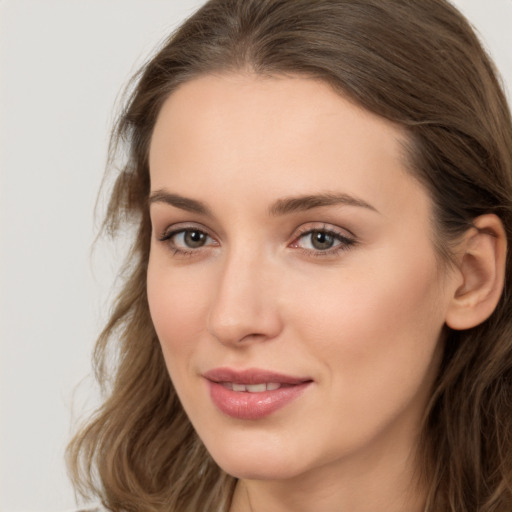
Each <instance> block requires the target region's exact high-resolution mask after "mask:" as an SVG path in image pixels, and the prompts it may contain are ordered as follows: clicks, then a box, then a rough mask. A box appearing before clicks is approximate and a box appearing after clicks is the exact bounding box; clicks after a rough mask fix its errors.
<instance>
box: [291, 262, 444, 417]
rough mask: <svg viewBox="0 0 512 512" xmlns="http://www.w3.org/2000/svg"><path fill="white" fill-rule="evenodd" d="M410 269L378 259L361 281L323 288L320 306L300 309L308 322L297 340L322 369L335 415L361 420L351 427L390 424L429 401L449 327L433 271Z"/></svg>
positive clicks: (432, 267) (354, 276)
mask: <svg viewBox="0 0 512 512" xmlns="http://www.w3.org/2000/svg"><path fill="white" fill-rule="evenodd" d="M411 261H413V262H414V264H413V265H406V264H404V263H403V262H401V261H400V262H396V264H394V265H392V263H393V260H387V261H386V260H385V259H381V264H378V265H376V264H375V262H374V265H373V267H366V269H368V268H373V270H371V271H365V272H363V271H362V272H360V273H359V272H357V271H355V270H354V268H353V269H352V270H353V272H351V275H350V276H348V275H345V276H344V278H343V279H339V280H331V281H330V282H328V283H324V287H323V290H324V291H323V293H322V294H318V293H316V298H317V300H314V301H312V300H308V299H304V300H303V301H302V303H301V304H300V306H298V307H297V310H298V311H299V310H300V311H302V315H301V318H303V319H304V318H306V319H309V320H302V321H301V323H299V320H298V319H299V318H300V317H299V316H298V317H297V325H298V326H300V327H298V329H297V332H296V333H295V335H296V336H297V338H298V339H301V340H303V344H304V346H306V350H307V357H310V358H312V359H316V360H320V361H322V364H323V365H324V367H325V371H324V372H323V375H324V379H325V382H326V384H328V387H329V388H330V389H332V390H333V393H332V395H331V400H332V410H333V411H336V414H338V415H340V414H341V415H342V416H340V417H347V416H351V417H353V418H359V421H355V422H353V424H354V425H364V424H366V425H372V424H373V425H375V424H376V422H379V421H381V420H382V421H386V420H389V417H390V415H393V414H396V413H397V412H398V411H399V410H401V409H403V408H405V407H407V406H408V405H409V404H411V403H412V402H413V401H414V400H415V399H418V395H422V396H423V397H425V396H426V394H427V393H428V390H429V386H430V383H431V381H432V378H433V374H434V373H435V370H436V362H437V360H436V359H435V354H436V348H437V347H438V341H439V338H440V333H441V330H442V326H443V325H444V315H443V307H442V303H443V299H442V297H441V295H440V291H439V286H438V284H437V283H438V276H437V271H436V263H435V261H432V260H427V261H418V258H416V260H415V259H414V258H413V259H412V260H411ZM311 296H315V294H312V293H304V294H303V295H302V297H304V298H306V297H311ZM319 297H321V298H319ZM298 300H300V299H298ZM306 311H307V315H306V314H305V313H306ZM340 409H341V411H340Z"/></svg>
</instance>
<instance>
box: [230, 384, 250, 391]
mask: <svg viewBox="0 0 512 512" xmlns="http://www.w3.org/2000/svg"><path fill="white" fill-rule="evenodd" d="M246 387H249V386H246V385H245V384H235V383H234V382H233V391H247V389H246Z"/></svg>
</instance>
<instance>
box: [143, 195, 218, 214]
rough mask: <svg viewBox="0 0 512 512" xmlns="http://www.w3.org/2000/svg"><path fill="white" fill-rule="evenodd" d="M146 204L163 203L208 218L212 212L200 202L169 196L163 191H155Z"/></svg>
mask: <svg viewBox="0 0 512 512" xmlns="http://www.w3.org/2000/svg"><path fill="white" fill-rule="evenodd" d="M148 202H149V204H150V205H151V204H153V203H165V204H169V205H171V206H174V207H175V208H179V209H180V210H185V211H187V212H192V213H198V214H200V215H206V216H209V217H211V216H212V212H211V211H210V209H209V208H208V206H206V205H205V204H204V203H202V202H201V201H197V200H196V199H190V198H189V197H183V196H180V195H178V194H171V193H169V192H166V191H165V190H157V191H155V192H153V193H152V194H151V195H150V196H149V200H148Z"/></svg>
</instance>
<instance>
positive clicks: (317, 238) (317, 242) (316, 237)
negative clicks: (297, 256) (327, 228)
mask: <svg viewBox="0 0 512 512" xmlns="http://www.w3.org/2000/svg"><path fill="white" fill-rule="evenodd" d="M333 243H334V237H333V236H332V235H329V234H328V233H325V232H324V231H313V233H312V244H313V247H314V248H315V249H320V250H325V249H330V248H331V247H332V245H333Z"/></svg>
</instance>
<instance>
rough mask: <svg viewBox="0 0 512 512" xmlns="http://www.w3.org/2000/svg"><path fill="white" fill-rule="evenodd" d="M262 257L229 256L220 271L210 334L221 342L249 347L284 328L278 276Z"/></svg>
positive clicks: (211, 306)
mask: <svg viewBox="0 0 512 512" xmlns="http://www.w3.org/2000/svg"><path fill="white" fill-rule="evenodd" d="M271 267H272V266H271V264H270V263H266V262H265V261H264V259H263V258H262V257H261V255H260V256H259V257H258V256H256V255H254V254H252V255H250V254H241V253H240V252H237V253H236V254H235V253H233V254H232V255H231V256H228V257H227V258H226V260H225V261H224V262H223V264H222V267H221V268H220V270H219V277H218V283H217V288H216V292H215V295H214V297H213V299H212V302H211V305H210V311H209V315H208V331H209V333H210V334H211V335H212V336H213V337H214V338H216V339H217V340H218V341H219V342H221V343H222V344H224V345H230V346H236V347H241V346H246V345H247V344H248V343H254V342H256V341H266V340H270V339H272V338H275V337H277V336H278V334H279V333H280V332H281V329H282V321H281V315H280V311H279V306H278V303H279V301H278V298H277V294H276V292H277V286H276V284H277V281H276V279H277V276H276V272H275V271H273V270H272V268H271Z"/></svg>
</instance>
